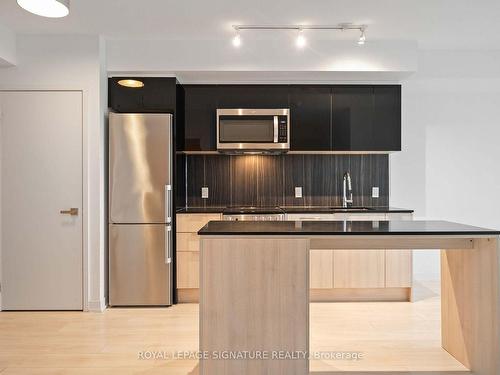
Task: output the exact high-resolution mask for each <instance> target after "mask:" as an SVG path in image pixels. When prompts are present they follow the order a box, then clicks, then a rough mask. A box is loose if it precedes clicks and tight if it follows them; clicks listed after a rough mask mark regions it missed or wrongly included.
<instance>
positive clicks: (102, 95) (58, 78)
mask: <svg viewBox="0 0 500 375" xmlns="http://www.w3.org/2000/svg"><path fill="white" fill-rule="evenodd" d="M17 55H18V56H17V57H18V63H17V66H15V67H9V68H2V69H0V89H72V90H82V91H83V95H84V103H83V107H84V108H83V109H84V119H83V138H84V140H83V142H84V152H85V156H84V183H85V184H86V186H84V207H83V211H84V215H86V217H85V223H84V248H85V247H88V249H89V251H88V258H87V257H86V256H85V257H84V262H86V263H88V266H89V267H88V270H87V273H86V274H85V280H84V282H85V285H86V287H87V300H88V307H89V309H91V310H102V309H103V308H104V307H105V284H104V280H105V275H106V272H105V248H106V246H105V237H104V233H105V231H104V228H105V227H104V225H105V222H106V221H105V220H104V218H103V215H104V213H103V209H102V208H103V204H104V202H103V176H104V172H103V170H102V165H103V158H104V147H103V145H104V140H103V130H104V124H105V122H104V112H103V111H104V110H105V108H107V105H106V103H107V92H106V82H105V81H106V74H105V65H104V64H103V63H104V60H103V56H104V49H103V42H102V40H101V39H100V38H99V37H89V36H20V37H18V39H17Z"/></svg>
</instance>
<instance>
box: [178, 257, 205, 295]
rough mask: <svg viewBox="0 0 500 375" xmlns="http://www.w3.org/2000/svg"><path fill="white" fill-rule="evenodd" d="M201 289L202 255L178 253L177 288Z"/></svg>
mask: <svg viewBox="0 0 500 375" xmlns="http://www.w3.org/2000/svg"><path fill="white" fill-rule="evenodd" d="M199 287H200V253H198V252H194V251H178V252H177V288H180V289H183V288H199Z"/></svg>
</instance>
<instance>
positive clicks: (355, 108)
mask: <svg viewBox="0 0 500 375" xmlns="http://www.w3.org/2000/svg"><path fill="white" fill-rule="evenodd" d="M332 101H333V112H332V125H333V140H332V141H333V150H336V151H370V150H371V148H372V147H373V145H372V143H373V142H372V128H373V114H374V111H373V108H374V107H373V104H374V100H373V87H372V86H335V87H334V88H333V100H332Z"/></svg>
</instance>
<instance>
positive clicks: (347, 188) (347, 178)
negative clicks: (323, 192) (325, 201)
mask: <svg viewBox="0 0 500 375" xmlns="http://www.w3.org/2000/svg"><path fill="white" fill-rule="evenodd" d="M347 195H349V199H347ZM351 205H352V184H351V174H350V173H349V172H346V173H344V181H343V191H342V207H344V208H347V207H349V206H351Z"/></svg>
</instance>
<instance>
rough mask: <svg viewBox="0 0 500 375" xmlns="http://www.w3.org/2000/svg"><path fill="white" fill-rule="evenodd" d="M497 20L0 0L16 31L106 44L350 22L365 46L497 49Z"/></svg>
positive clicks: (243, 4) (438, 7)
mask: <svg viewBox="0 0 500 375" xmlns="http://www.w3.org/2000/svg"><path fill="white" fill-rule="evenodd" d="M499 20H500V1H499V0H483V1H473V0H413V1H410V0H301V1H299V0H71V14H70V16H69V17H67V18H64V19H45V18H41V17H38V16H34V15H31V14H29V13H27V12H25V11H23V10H22V9H20V8H19V7H18V6H17V4H16V0H0V23H2V24H4V25H5V26H7V27H9V28H11V29H12V30H14V31H15V32H16V33H20V34H32V33H37V34H63V33H71V34H100V35H103V36H104V37H106V38H108V39H180V40H184V39H198V40H206V39H226V38H230V37H231V35H232V33H231V27H230V26H231V24H234V23H244V24H337V23H342V22H353V23H357V24H366V25H368V30H367V38H368V41H369V40H380V41H382V40H386V41H387V40H413V41H416V42H418V44H419V46H420V47H421V48H439V49H479V48H481V49H482V48H487V49H500V32H498V21H499ZM352 33H353V32H345V33H343V35H341V33H339V32H324V31H312V32H308V34H307V36H308V37H310V38H321V39H327V38H332V39H354V40H355V38H356V37H357V36H356V34H354V35H353V34H352ZM354 33H355V32H354ZM244 37H245V38H268V37H270V34H269V33H267V34H266V33H265V32H259V33H258V34H257V33H254V32H251V34H250V33H248V34H247V35H244Z"/></svg>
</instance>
